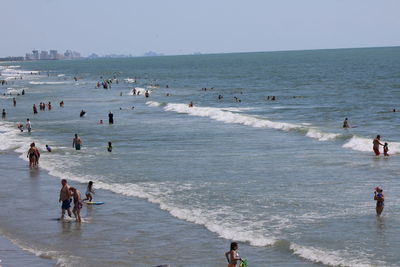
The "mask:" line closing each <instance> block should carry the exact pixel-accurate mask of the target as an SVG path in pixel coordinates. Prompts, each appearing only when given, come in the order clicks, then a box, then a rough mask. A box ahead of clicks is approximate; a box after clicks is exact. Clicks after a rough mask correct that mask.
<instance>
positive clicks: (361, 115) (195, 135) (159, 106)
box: [0, 48, 400, 266]
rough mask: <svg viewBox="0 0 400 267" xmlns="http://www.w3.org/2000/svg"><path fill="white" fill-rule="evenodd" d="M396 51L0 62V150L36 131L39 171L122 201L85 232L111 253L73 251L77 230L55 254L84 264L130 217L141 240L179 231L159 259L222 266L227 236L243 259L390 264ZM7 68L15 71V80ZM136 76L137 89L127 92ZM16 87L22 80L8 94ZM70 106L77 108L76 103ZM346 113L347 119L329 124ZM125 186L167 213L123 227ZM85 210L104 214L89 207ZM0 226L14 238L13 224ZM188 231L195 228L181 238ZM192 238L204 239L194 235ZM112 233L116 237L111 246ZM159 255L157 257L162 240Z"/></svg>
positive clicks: (397, 260)
mask: <svg viewBox="0 0 400 267" xmlns="http://www.w3.org/2000/svg"><path fill="white" fill-rule="evenodd" d="M399 52H400V48H374V49H344V50H319V51H298V52H274V53H246V54H222V55H198V56H174V57H149V58H130V59H98V60H81V61H48V62H46V61H43V62H24V63H21V64H19V66H11V67H10V66H8V67H6V66H3V69H2V76H1V78H0V79H4V78H7V79H8V84H7V85H3V86H0V90H2V91H1V92H2V93H12V94H14V95H12V96H9V95H6V96H4V95H3V96H1V98H0V107H1V108H5V109H6V111H7V117H6V120H5V121H2V122H1V124H0V125H1V126H0V131H1V137H0V138H1V144H0V149H1V150H2V151H3V153H12V152H13V151H16V152H18V153H21V154H22V153H25V152H26V150H27V149H28V145H29V143H30V142H31V141H34V142H36V143H37V144H38V145H39V147H40V148H42V149H43V150H44V145H45V144H49V145H50V146H51V147H52V148H53V152H52V153H44V152H43V153H42V157H41V163H40V168H41V170H43V171H48V172H49V173H50V175H52V176H54V177H58V178H67V179H68V180H70V183H72V184H74V185H77V186H78V187H79V188H80V189H81V191H82V192H84V191H85V184H86V183H87V182H88V181H89V180H93V181H94V182H95V188H97V189H100V190H101V191H100V192H101V193H99V194H98V195H97V196H96V200H101V201H105V202H106V205H104V206H102V209H104V210H109V209H110V206H113V207H112V209H111V211H110V212H111V213H110V215H112V217H113V218H117V217H118V216H119V214H121V213H123V214H124V215H123V216H120V217H119V219H117V220H116V222H115V224H116V225H119V226H120V227H116V228H115V229H113V231H112V232H107V234H104V233H102V232H100V230H99V232H96V231H94V233H91V235H90V238H91V239H92V240H94V241H98V244H97V245H96V247H95V250H97V251H102V252H104V253H107V259H108V260H109V261H107V260H106V259H102V260H101V261H100V260H96V259H90V258H86V257H84V256H82V255H79V254H80V253H81V251H82V250H83V251H84V248H85V246H84V245H83V244H84V240H80V241H81V242H82V249H81V250H80V249H77V248H76V247H73V246H72V245H71V246H67V248H66V252H65V254H67V255H68V257H72V258H73V257H74V256H75V257H82V259H81V260H82V261H84V262H85V264H87V265H88V266H113V264H115V263H113V260H116V259H119V258H120V253H122V252H121V250H120V249H119V248H120V247H121V246H126V245H123V244H124V243H123V241H122V240H123V239H124V238H123V237H126V238H129V236H135V235H136V234H137V232H138V231H144V232H146V233H148V234H146V235H145V236H144V237H142V238H143V240H145V241H144V242H150V239H151V240H154V239H157V236H162V235H163V233H165V232H168V231H172V232H176V234H175V235H170V236H168V237H166V239H165V240H164V241H163V242H164V243H163V245H164V246H172V247H174V250H175V251H183V250H186V249H187V248H194V249H193V250H195V251H196V252H195V251H190V250H189V251H188V252H187V253H189V254H190V253H193V255H194V257H189V259H187V258H185V256H183V255H182V254H179V253H178V254H174V253H172V252H169V251H165V256H167V255H168V257H166V259H165V262H166V263H170V264H171V265H172V266H200V265H201V261H199V259H198V257H197V256H196V255H197V254H198V253H199V254H200V255H199V257H201V255H213V256H212V262H211V263H210V264H211V265H212V266H220V265H223V264H225V261H224V256H223V253H224V252H225V250H227V249H228V248H229V242H231V240H235V241H238V242H239V244H240V245H241V246H243V250H241V251H242V253H241V255H242V256H244V257H247V258H249V262H250V263H251V266H292V265H299V266H308V265H313V264H316V263H317V264H320V265H326V266H400V257H399V256H398V253H397V251H398V250H399V241H400V236H399V234H398V232H399V231H398V230H399V226H398V225H399V222H400V216H399V215H398V213H397V212H396V208H397V207H398V206H399V204H400V201H399V200H398V198H396V196H398V195H399V194H400V186H399V183H398V181H397V174H398V166H399V158H398V153H400V142H399V140H400V139H399V137H398V125H399V114H398V113H397V112H393V111H392V110H393V109H398V110H399V111H400V106H399V99H400V98H399V97H400V71H399V70H400V53H399ZM23 70H25V71H26V72H23ZM31 71H39V72H40V74H39V73H38V74H35V73H33V75H31V74H30V72H31ZM20 75H22V77H23V79H22V80H21V79H18V78H17V79H15V77H20ZM73 77H77V78H78V81H74V79H73ZM100 77H102V79H113V84H112V88H111V89H109V90H104V89H102V88H96V83H97V82H98V81H100V82H101V81H102V79H101V78H100ZM114 77H115V78H114ZM117 80H118V83H117ZM134 80H135V83H133V82H134ZM156 84H157V85H159V86H154V85H156ZM167 85H168V88H167ZM134 87H136V88H137V89H138V91H140V92H141V94H140V95H132V92H131V90H132V89H133V88H134ZM202 88H207V90H202ZM22 89H25V92H26V95H25V96H16V94H17V93H19V92H21V91H22ZM144 90H149V91H150V97H149V98H146V97H144V94H143V92H144ZM121 94H122V95H121ZM167 94H169V96H167ZM218 95H222V96H223V99H218ZM268 96H276V100H275V101H271V100H268V99H267V97H268ZM12 97H16V98H17V105H16V107H13V106H12V101H11V99H12ZM235 97H236V98H238V99H240V100H241V101H240V102H238V101H235ZM61 100H63V101H64V102H65V106H64V107H63V108H61V107H59V106H58V103H59V102H60V101H61ZM49 101H51V102H52V105H53V109H52V110H51V111H48V110H46V111H39V114H37V115H33V114H32V105H33V104H34V103H36V105H38V104H39V102H46V103H47V102H49ZM190 101H193V103H194V107H193V108H189V107H188V103H189V102H190ZM132 106H134V109H132ZM82 109H83V110H85V111H86V112H87V115H86V116H85V117H83V118H80V117H79V112H80V111H81V110H82ZM109 111H112V112H113V114H114V122H115V123H114V124H113V125H109V124H108V119H107V118H108V117H107V114H108V112H109ZM28 117H29V118H30V119H31V121H32V127H33V132H32V133H31V134H28V133H27V132H23V133H20V132H19V130H18V129H17V128H16V126H15V124H16V123H17V122H24V121H25V120H26V118H28ZM345 117H348V118H349V122H350V125H351V126H353V128H350V129H343V128H342V127H341V126H342V122H343V120H344V118H345ZM100 119H102V120H103V121H104V124H103V125H101V124H98V122H99V120H100ZM75 133H78V134H79V135H80V136H81V138H82V139H83V149H82V150H81V151H75V150H74V149H73V148H72V147H71V144H72V138H73V135H74V134H75ZM377 134H380V135H381V136H382V140H383V141H384V142H388V143H389V149H390V151H389V153H390V154H391V156H390V157H389V158H384V157H383V156H381V157H375V156H374V155H373V153H372V139H373V137H375V136H376V135H377ZM108 141H111V142H112V143H113V152H112V153H109V152H107V150H106V147H107V142H108ZM21 158H24V159H25V155H22V156H21ZM54 177H53V178H51V177H48V178H47V179H48V180H52V179H54ZM54 180H55V181H56V183H55V184H58V183H59V182H58V180H57V179H54ZM49 183H50V181H49ZM52 183H54V181H52ZM377 185H381V186H383V189H384V192H385V196H386V202H385V203H386V207H385V210H384V213H383V217H382V218H376V216H375V203H374V201H373V191H374V187H375V186H377ZM103 190H104V191H103ZM50 191H51V190H50ZM50 191H49V192H50ZM57 192H58V187H57V185H54V194H55V195H56V194H57ZM21 197H23V196H21ZM105 197H106V199H104V198H105ZM53 199H56V197H54V198H53ZM122 199H123V200H124V201H127V202H129V203H130V202H132V203H131V204H130V205H133V206H134V205H139V206H140V209H143V211H144V213H145V214H146V210H147V216H148V218H147V219H148V220H149V221H154V220H156V221H164V220H165V221H168V222H169V224H168V225H167V226H166V225H164V226H163V227H160V228H159V229H157V227H155V226H154V225H148V227H146V225H141V226H137V227H136V228H130V227H129V228H127V227H123V225H125V224H126V223H127V222H129V221H133V220H135V218H136V216H137V214H136V213H135V212H133V211H132V214H131V215H130V213H129V209H126V208H124V207H123V206H118V202H119V201H121V200H122ZM107 202H108V203H113V204H114V205H109V206H107ZM138 203H140V204H138ZM154 204H156V205H154ZM54 205H55V208H54V216H55V217H56V216H58V212H59V210H57V203H54ZM115 206H117V207H115ZM154 210H155V211H156V212H153V211H154ZM150 211H152V212H150ZM48 216H51V215H48ZM172 218H173V219H172ZM182 222H183V223H184V224H185V231H184V232H183V231H182V229H181V228H179V227H180V226H179V225H180V224H181V223H182ZM104 223H105V222H104ZM109 223H112V222H107V224H109ZM90 224H93V227H98V229H102V227H104V225H102V224H101V223H99V222H97V221H96V217H95V216H94V217H91V222H90ZM144 224H146V223H144ZM1 227H2V225H1V224H0V228H1ZM138 227H139V228H138ZM199 227H200V229H201V230H199ZM6 228H7V229H6V230H7V232H9V233H14V235H16V236H17V237H18V238H19V239H22V240H23V239H24V237H23V235H22V234H20V236H18V234H17V233H16V232H15V231H13V228H12V226H10V225H8V226H7V227H6ZM3 230H4V229H3ZM4 231H5V230H4ZM76 231H80V232H85V229H78V230H76ZM150 232H151V233H153V234H154V236H152V235H151V234H149V233H150ZM200 232H201V233H202V234H200ZM48 234H49V235H52V234H54V233H50V232H49V233H48ZM38 236H39V234H38ZM178 236H179V237H178ZM185 236H192V238H190V239H188V240H187V241H185V238H184V237H185ZM118 237H120V238H121V239H119V238H118ZM78 238H79V237H78ZM42 239H43V237H41V238H39V237H37V238H35V237H34V236H33V237H30V238H29V243H30V245H31V246H32V247H43V246H44V244H43V241H41V240H42ZM196 239H197V240H198V242H204V244H206V245H205V246H204V247H203V246H202V248H201V250H197V249H196V242H197V241H193V240H196ZM106 240H112V244H111V245H109V244H107V245H106ZM176 240H179V242H176ZM56 243H57V241H54V244H53V245H55V244H56ZM95 243H96V242H95ZM110 246H111V248H114V249H111V250H110V251H108V250H107V249H108V248H110ZM105 251H107V252H105ZM153 251H154V247H149V248H148V249H147V250H146V249H143V250H142V251H140V253H128V255H124V257H126V262H120V263H119V264H120V265H121V266H131V265H129V261H130V260H134V261H135V262H136V263H137V266H148V265H146V264H148V263H147V262H146V261H144V260H141V259H142V258H143V256H144V255H152V253H153ZM199 251H201V252H199ZM157 254H159V255H161V256H160V260H161V259H162V254H163V252H162V251H161V252H160V251H159V252H158V253H157ZM218 255H220V258H218V257H219V256H218ZM64 256H65V255H64ZM66 262H67V263H65V264H68V261H66ZM71 262H73V261H71ZM161 263H163V262H161ZM70 264H72V265H73V263H70ZM130 264H131V263H130ZM154 265H156V264H155V263H154Z"/></svg>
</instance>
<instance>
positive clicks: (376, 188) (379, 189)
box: [375, 186, 383, 192]
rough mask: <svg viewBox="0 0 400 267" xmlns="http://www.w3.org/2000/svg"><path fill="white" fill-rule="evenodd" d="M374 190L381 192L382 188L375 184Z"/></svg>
mask: <svg viewBox="0 0 400 267" xmlns="http://www.w3.org/2000/svg"><path fill="white" fill-rule="evenodd" d="M375 191H376V192H382V191H383V189H382V187H380V186H377V187H375Z"/></svg>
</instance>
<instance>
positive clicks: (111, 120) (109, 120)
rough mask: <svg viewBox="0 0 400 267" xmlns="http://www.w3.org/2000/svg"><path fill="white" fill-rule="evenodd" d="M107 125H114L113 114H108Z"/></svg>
mask: <svg viewBox="0 0 400 267" xmlns="http://www.w3.org/2000/svg"><path fill="white" fill-rule="evenodd" d="M108 123H109V124H114V114H113V113H112V112H111V111H110V112H109V113H108Z"/></svg>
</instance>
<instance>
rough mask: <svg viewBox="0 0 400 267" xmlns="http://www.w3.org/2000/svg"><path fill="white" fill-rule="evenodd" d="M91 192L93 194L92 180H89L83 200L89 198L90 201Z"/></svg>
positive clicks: (91, 197)
mask: <svg viewBox="0 0 400 267" xmlns="http://www.w3.org/2000/svg"><path fill="white" fill-rule="evenodd" d="M92 194H93V195H94V190H93V182H92V181H89V183H88V186H87V188H86V193H85V195H86V198H85V199H84V201H85V200H89V202H91V201H92V199H93V196H92Z"/></svg>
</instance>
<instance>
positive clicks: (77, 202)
mask: <svg viewBox="0 0 400 267" xmlns="http://www.w3.org/2000/svg"><path fill="white" fill-rule="evenodd" d="M69 191H70V194H71V196H72V197H73V199H74V208H73V209H72V213H73V214H74V216H75V219H76V221H77V222H81V221H82V220H81V209H82V206H83V205H82V199H81V192H79V191H78V190H77V189H76V188H75V187H70V188H69Z"/></svg>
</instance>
